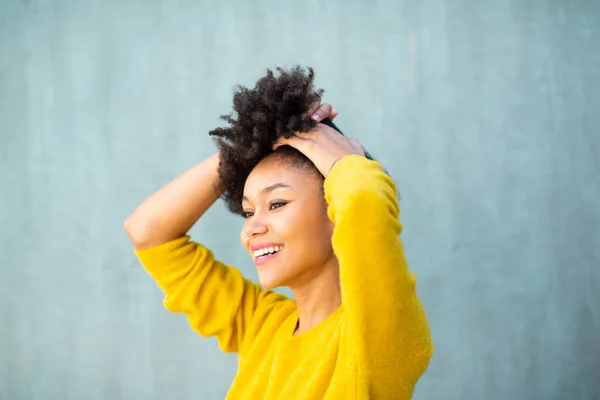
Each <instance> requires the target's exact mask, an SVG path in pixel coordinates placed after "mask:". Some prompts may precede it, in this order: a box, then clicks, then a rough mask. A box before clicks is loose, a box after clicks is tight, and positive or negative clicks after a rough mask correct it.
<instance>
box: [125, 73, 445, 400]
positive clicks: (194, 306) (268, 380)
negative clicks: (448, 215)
mask: <svg viewBox="0 0 600 400" xmlns="http://www.w3.org/2000/svg"><path fill="white" fill-rule="evenodd" d="M278 72H279V75H278V76H276V75H274V74H273V73H272V72H271V71H268V73H267V76H265V77H263V78H261V79H260V80H259V81H258V83H257V84H256V86H255V88H253V89H246V88H240V90H239V91H238V92H237V93H236V95H235V97H234V110H235V111H236V113H237V118H236V119H234V118H232V117H231V116H226V117H223V119H225V120H226V121H228V122H229V123H230V125H231V126H230V127H228V128H218V129H215V130H214V131H212V132H210V134H211V135H213V136H215V137H216V141H217V146H218V148H219V152H218V153H217V154H215V155H214V156H212V157H210V158H208V159H207V160H205V161H203V162H201V163H200V164H198V165H196V166H195V167H193V168H191V169H190V170H189V171H187V172H185V173H183V174H182V175H180V176H179V177H177V178H176V179H175V180H173V181H172V182H170V183H169V184H167V185H166V186H165V187H163V188H162V189H160V190H159V191H158V192H156V193H154V194H153V195H152V196H150V197H149V198H148V199H147V200H145V201H144V202H143V203H142V204H141V205H140V206H139V207H138V208H137V209H136V210H135V211H134V212H133V214H132V215H131V216H130V217H129V218H128V219H127V221H126V223H125V230H126V231H127V233H128V235H129V236H130V238H131V240H132V242H133V244H134V246H135V251H136V254H137V255H138V257H139V259H140V260H141V263H142V264H143V265H144V267H145V268H146V270H147V271H148V272H149V274H150V275H151V276H152V277H153V278H154V279H155V280H156V281H157V283H158V285H159V286H160V288H161V289H162V290H163V291H164V293H165V300H164V304H165V307H166V308H167V309H168V310H170V311H172V312H180V313H185V314H186V315H187V317H188V319H189V322H190V324H191V326H192V328H193V329H194V330H195V331H197V332H198V333H199V334H201V335H203V336H216V337H217V339H218V342H219V346H220V347H221V349H222V350H223V351H226V352H237V353H238V354H239V370H238V373H237V376H236V378H235V380H234V382H233V384H232V387H231V389H230V392H229V395H228V398H230V399H286V400H287V399H368V398H374V399H409V398H411V396H412V393H413V390H414V387H415V384H416V382H417V381H418V379H419V378H420V377H421V375H422V374H423V373H424V371H425V370H426V369H427V366H428V364H429V360H430V358H431V356H432V354H433V343H432V340H431V336H430V330H429V325H428V322H427V318H426V315H425V312H424V310H423V307H422V305H421V302H420V301H419V299H418V297H417V293H416V279H415V276H414V275H413V274H412V273H411V272H410V271H409V270H408V267H407V264H406V260H405V257H404V252H403V246H402V242H401V241H400V238H399V234H400V232H401V230H402V225H401V223H400V221H399V220H398V214H399V205H398V200H397V193H396V187H395V184H394V182H393V181H392V179H391V178H390V177H389V176H388V175H387V173H386V172H385V171H384V170H383V169H382V167H381V165H380V164H379V163H378V162H376V161H374V160H372V159H369V158H368V157H365V151H364V149H363V148H362V146H360V145H359V144H358V143H357V142H356V141H353V140H349V139H347V138H346V137H344V136H343V135H341V134H340V133H339V132H338V131H336V129H334V127H335V125H333V124H332V123H331V122H330V119H333V118H334V117H335V116H336V115H337V111H336V110H334V109H332V107H331V106H330V105H329V104H323V105H319V99H320V98H321V95H322V91H320V90H319V91H315V90H314V89H313V72H312V70H311V69H309V72H308V74H306V73H304V71H303V70H301V69H300V68H294V69H292V70H289V71H284V70H278ZM315 104H317V105H316V106H315ZM307 110H308V112H307ZM319 122H326V124H324V123H319ZM219 197H222V198H223V199H224V200H225V202H226V204H227V206H228V208H229V209H230V210H231V211H232V212H235V213H237V214H240V215H242V216H244V217H245V222H244V225H243V228H242V231H241V242H242V244H243V246H244V247H245V249H246V250H247V251H248V253H249V255H250V257H251V258H252V260H253V261H254V263H255V264H256V268H257V270H258V276H259V280H260V285H258V284H255V283H253V282H251V281H249V280H248V279H246V278H244V277H243V276H242V275H241V274H240V272H239V270H237V269H236V268H234V267H230V266H227V265H224V264H223V263H222V262H220V261H218V260H216V259H215V258H214V256H213V253H212V252H211V251H210V250H208V249H207V248H205V247H203V246H202V245H201V244H198V243H196V242H194V241H192V240H191V239H190V237H189V236H187V232H188V230H189V229H190V228H191V227H192V225H193V224H194V223H195V222H196V221H197V220H198V219H199V218H200V217H201V216H202V214H203V213H204V212H205V211H206V210H207V209H208V208H209V207H210V206H211V205H212V204H213V202H215V200H216V199H217V198H219ZM283 286H287V287H289V288H291V290H292V292H293V294H294V299H293V300H292V299H289V298H287V297H286V296H283V295H281V294H278V293H276V292H273V291H272V290H270V289H273V288H276V287H283Z"/></svg>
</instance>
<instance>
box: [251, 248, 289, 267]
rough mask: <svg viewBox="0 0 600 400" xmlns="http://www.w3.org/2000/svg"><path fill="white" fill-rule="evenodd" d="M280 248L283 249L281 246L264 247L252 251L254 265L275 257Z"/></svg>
mask: <svg viewBox="0 0 600 400" xmlns="http://www.w3.org/2000/svg"><path fill="white" fill-rule="evenodd" d="M281 249H283V246H274V247H264V248H262V249H258V250H256V251H254V261H255V262H256V265H260V264H264V263H266V262H267V261H269V260H271V259H273V258H275V257H276V256H277V254H278V253H279V252H280V251H281Z"/></svg>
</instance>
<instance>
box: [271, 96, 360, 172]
mask: <svg viewBox="0 0 600 400" xmlns="http://www.w3.org/2000/svg"><path fill="white" fill-rule="evenodd" d="M321 107H323V106H321ZM336 115H337V114H336ZM283 145H288V146H291V147H293V148H295V149H296V150H298V151H300V152H301V153H302V154H304V155H305V156H306V157H308V159H309V160H311V161H312V163H313V164H314V165H315V166H316V167H317V169H318V170H319V172H321V174H322V175H323V176H324V177H325V178H327V175H329V172H330V171H331V169H332V168H333V166H334V165H335V164H336V163H337V162H338V161H339V160H340V159H341V158H342V157H344V156H347V155H351V154H354V155H360V156H364V155H365V150H364V149H363V147H362V146H361V145H360V143H358V142H357V141H356V140H353V139H348V138H347V137H345V136H343V135H342V134H340V133H339V132H338V131H336V130H335V129H333V128H331V127H329V126H327V125H325V124H321V123H320V124H318V125H317V126H316V127H314V128H313V129H311V130H310V131H308V132H302V133H296V134H295V135H294V136H292V137H290V138H289V139H284V138H281V139H279V141H277V143H275V145H274V146H273V149H277V148H278V147H280V146H283Z"/></svg>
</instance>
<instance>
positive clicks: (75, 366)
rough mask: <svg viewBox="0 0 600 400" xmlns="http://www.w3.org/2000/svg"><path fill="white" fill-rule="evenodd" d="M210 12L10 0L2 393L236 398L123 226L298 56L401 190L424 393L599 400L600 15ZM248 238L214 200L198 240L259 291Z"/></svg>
mask: <svg viewBox="0 0 600 400" xmlns="http://www.w3.org/2000/svg"><path fill="white" fill-rule="evenodd" d="M200 3H201V2H197V1H179V2H177V4H175V2H173V3H169V4H167V2H159V1H146V2H143V1H136V0H128V1H121V2H117V1H114V0H113V1H112V2H110V1H100V0H96V1H87V2H75V1H73V0H71V1H53V2H51V1H45V2H42V1H21V2H17V1H6V0H5V1H3V2H1V5H0V167H1V169H0V183H1V186H0V191H1V207H0V233H1V240H0V263H1V265H0V398H2V399H11V400H17V399H61V400H64V399H87V400H93V399H222V398H223V397H224V396H225V394H226V392H227V389H228V386H229V384H230V382H231V380H232V378H233V376H234V373H235V370H236V357H235V356H234V355H224V354H221V353H220V352H219V350H218V349H217V346H216V341H215V340H214V339H204V338H201V337H199V336H197V335H196V334H194V333H193V332H192V331H191V329H190V328H189V326H188V325H187V323H186V320H185V318H184V317H183V316H181V315H173V314H169V313H168V312H167V311H166V310H165V309H164V308H163V307H162V294H161V293H160V292H159V290H158V288H157V287H156V285H155V283H154V282H153V281H152V280H151V279H150V277H149V276H148V275H146V273H145V272H144V271H143V270H142V268H141V267H140V266H139V264H138V262H137V260H136V258H135V257H134V254H133V252H132V249H131V246H130V244H129V243H128V240H127V238H126V236H125V234H124V232H123V231H122V223H123V221H124V219H125V218H126V216H127V215H128V213H129V212H131V211H132V210H133V208H134V207H135V206H136V205H137V204H138V203H139V202H140V201H142V200H143V199H144V198H145V197H146V196H148V195H149V194H150V193H152V192H153V191H154V190H155V189H157V188H158V187H160V186H161V185H163V184H164V183H166V182H167V181H168V180H170V179H171V178H173V177H174V176H175V175H177V174H179V173H180V172H182V171H184V170H185V169H187V168H188V167H190V166H192V165H193V164H195V163H196V162H199V161H200V160H202V159H203V158H204V157H207V156H208V155H210V154H212V153H213V152H214V146H213V144H212V143H211V141H210V139H209V137H208V135H207V132H208V130H210V129H212V128H214V127H216V126H219V125H221V121H220V120H219V119H218V116H219V115H221V114H223V113H226V112H228V111H229V110H230V108H231V94H232V91H233V88H234V86H235V85H236V84H245V85H252V84H253V83H254V81H255V80H256V79H257V78H258V77H260V76H262V75H263V73H264V71H265V69H266V68H267V67H275V66H277V65H282V66H290V65H292V64H295V63H299V64H302V65H311V66H313V67H314V68H315V70H316V72H317V84H318V86H319V87H323V88H325V89H326V98H325V99H326V101H328V102H331V103H333V104H334V105H335V106H336V107H337V108H339V109H340V111H341V114H340V116H339V117H338V119H337V120H336V121H337V123H338V124H339V126H340V128H342V129H343V130H344V131H345V132H346V133H348V134H349V135H351V136H354V137H355V138H357V139H358V140H359V141H361V142H362V143H363V144H364V145H365V147H367V148H368V149H369V150H370V151H371V152H372V153H373V154H374V155H376V157H377V158H378V159H379V160H380V161H382V163H384V164H385V166H386V167H387V168H388V169H389V170H390V172H391V174H392V175H393V176H394V177H395V178H396V179H397V182H398V185H399V188H400V190H401V193H402V203H401V204H402V219H403V222H404V224H405V232H404V235H403V238H404V240H405V242H406V249H407V252H408V257H409V262H410V264H411V266H412V269H413V271H415V273H416V274H417V276H418V278H419V294H420V296H421V298H422V299H423V302H424V303H425V306H426V307H427V311H428V315H429V317H430V321H431V327H432V330H433V335H434V339H435V343H436V353H435V355H434V358H433V360H432V362H431V367H430V369H429V370H428V371H427V373H426V375H425V376H424V377H423V378H422V380H421V381H420V382H419V384H418V386H417V390H416V394H415V398H416V399H442V398H443V399H474V400H475V399H498V400H504V399H523V400H530V399H600V383H599V381H600V183H599V180H600V179H599V173H600V161H599V160H600V158H599V157H600V128H599V123H598V121H597V118H598V115H599V113H600V2H597V1H577V0H573V1H541V0H540V1H517V0H514V1H508V0H505V1H495V2H482V1H476V0H459V1H441V0H438V1H430V2H412V1H407V0H404V1H391V0H389V1H384V0H379V1H373V2H372V1H366V0H364V1H344V2H341V1H340V2H315V1H308V2H295V3H294V4H288V5H285V6H283V5H282V4H281V2H275V1H271V2H269V1H260V2H249V1H248V2H242V1H234V0H227V1H222V2H221V3H219V4H217V2H211V3H212V4H208V2H205V3H207V4H200ZM290 3H291V2H290ZM334 3H336V4H334ZM484 3H485V4H484ZM240 226H241V221H240V220H238V219H237V218H234V217H232V216H229V215H227V214H226V212H225V210H224V207H223V205H222V204H221V203H218V204H217V206H216V207H214V209H212V210H211V211H210V212H209V213H208V215H207V216H206V218H204V219H203V220H202V221H201V223H199V224H197V225H196V227H194V229H193V231H192V235H193V236H194V238H195V239H197V240H199V241H202V242H204V243H206V244H207V245H208V246H210V247H211V248H213V250H214V251H215V252H216V254H217V255H218V256H219V257H220V258H221V259H223V260H224V261H226V262H228V263H231V264H233V265H236V266H238V267H239V268H240V269H242V270H243V271H244V272H245V273H246V274H247V275H248V276H251V277H254V278H255V277H256V274H255V272H254V270H253V266H252V264H251V261H250V260H249V259H247V256H246V255H245V253H244V251H243V250H242V247H241V245H240V244H239V243H238V232H239V229H240Z"/></svg>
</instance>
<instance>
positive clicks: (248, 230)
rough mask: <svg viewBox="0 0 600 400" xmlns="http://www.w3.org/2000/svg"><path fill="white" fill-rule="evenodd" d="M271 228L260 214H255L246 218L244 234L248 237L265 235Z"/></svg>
mask: <svg viewBox="0 0 600 400" xmlns="http://www.w3.org/2000/svg"><path fill="white" fill-rule="evenodd" d="M268 230H269V228H268V227H267V224H266V223H265V222H264V221H263V219H262V218H260V217H259V216H258V215H256V214H255V215H254V216H252V217H251V218H249V219H247V220H246V224H245V226H244V229H243V233H244V236H246V237H247V238H248V239H251V238H253V237H256V236H258V235H263V234H265V233H267V231H268Z"/></svg>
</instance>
